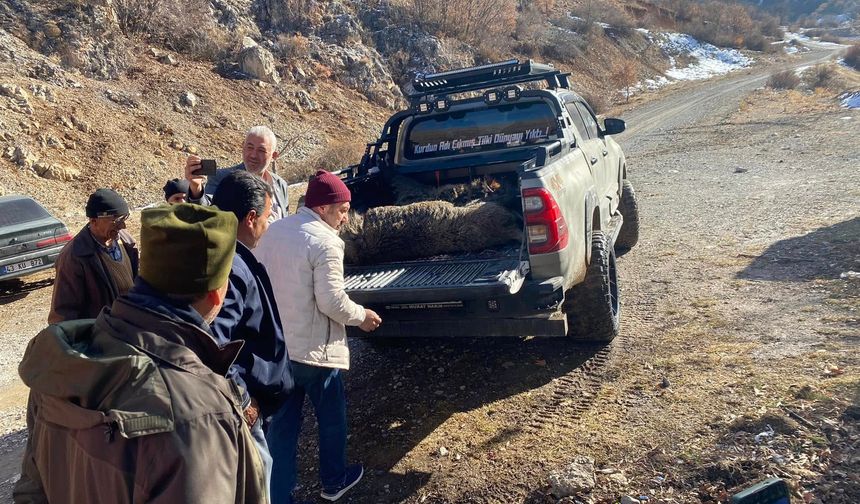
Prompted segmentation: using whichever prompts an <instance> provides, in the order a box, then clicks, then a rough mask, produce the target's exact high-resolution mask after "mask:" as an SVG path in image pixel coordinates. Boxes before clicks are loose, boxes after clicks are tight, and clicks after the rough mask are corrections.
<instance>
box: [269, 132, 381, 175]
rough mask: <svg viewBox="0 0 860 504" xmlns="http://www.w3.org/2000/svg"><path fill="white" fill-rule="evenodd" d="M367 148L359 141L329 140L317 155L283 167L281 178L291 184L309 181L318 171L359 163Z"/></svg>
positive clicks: (333, 169) (338, 168) (337, 168)
mask: <svg viewBox="0 0 860 504" xmlns="http://www.w3.org/2000/svg"><path fill="white" fill-rule="evenodd" d="M365 148H366V144H365V143H364V142H361V141H358V140H354V139H334V140H332V139H329V141H328V142H327V143H326V145H325V147H323V149H322V150H320V151H319V152H318V153H317V154H316V155H314V156H311V157H310V158H308V159H306V160H304V161H298V162H294V163H290V164H288V165H286V166H284V167H282V168H281V169H282V170H283V172H282V173H281V176H282V177H285V178H286V179H287V180H289V181H290V182H303V181H307V179H308V178H309V177H310V176H311V175H313V174H314V173H316V171H317V170H327V171H335V170H340V169H341V168H346V167H347V166H350V165H354V164H356V163H358V162H359V161H360V160H361V156H362V155H363V154H364V150H365Z"/></svg>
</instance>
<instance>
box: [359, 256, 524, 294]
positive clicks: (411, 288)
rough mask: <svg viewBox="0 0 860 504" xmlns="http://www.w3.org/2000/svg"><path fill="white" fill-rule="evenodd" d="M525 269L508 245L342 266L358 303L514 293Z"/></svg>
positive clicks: (518, 286)
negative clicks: (344, 267) (390, 261)
mask: <svg viewBox="0 0 860 504" xmlns="http://www.w3.org/2000/svg"><path fill="white" fill-rule="evenodd" d="M528 271H529V263H528V261H524V260H521V259H520V257H519V249H517V248H508V249H504V250H497V251H496V250H494V251H487V252H483V253H480V254H464V255H459V256H439V257H433V258H428V259H423V260H418V261H406V262H397V263H387V264H378V265H372V266H354V267H347V269H346V274H345V284H346V291H347V293H348V294H349V296H350V298H351V299H353V300H355V301H356V302H358V303H362V304H378V303H395V305H391V306H396V305H397V304H404V305H410V304H414V303H417V302H421V303H427V302H455V301H457V300H461V298H463V297H468V298H473V297H476V296H497V295H510V294H515V293H516V292H518V291H519V289H520V287H522V284H523V281H524V280H525V277H526V275H527V274H528ZM452 296H453V298H456V299H452ZM391 306H387V308H389V309H391Z"/></svg>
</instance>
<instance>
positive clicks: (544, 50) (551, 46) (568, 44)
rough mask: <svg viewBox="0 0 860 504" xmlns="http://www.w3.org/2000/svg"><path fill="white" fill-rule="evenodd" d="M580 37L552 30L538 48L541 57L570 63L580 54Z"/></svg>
mask: <svg viewBox="0 0 860 504" xmlns="http://www.w3.org/2000/svg"><path fill="white" fill-rule="evenodd" d="M580 43H582V41H581V39H578V38H577V37H576V36H575V35H573V34H571V33H567V32H563V31H560V30H552V31H551V32H550V33H549V35H548V36H547V38H546V40H545V41H544V43H543V45H542V46H541V48H540V54H541V56H542V57H544V58H547V59H552V60H556V61H560V62H562V63H572V62H573V60H574V59H576V58H578V57H579V56H580V55H581V54H582V49H581V48H580Z"/></svg>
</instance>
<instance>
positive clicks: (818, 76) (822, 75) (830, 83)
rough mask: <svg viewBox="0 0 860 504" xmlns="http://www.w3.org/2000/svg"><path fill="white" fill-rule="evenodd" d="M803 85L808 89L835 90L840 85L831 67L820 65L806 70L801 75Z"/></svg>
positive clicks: (833, 68)
mask: <svg viewBox="0 0 860 504" xmlns="http://www.w3.org/2000/svg"><path fill="white" fill-rule="evenodd" d="M802 78H803V83H804V84H806V86H807V87H808V88H809V89H817V88H825V89H836V88H838V87H839V85H840V79H839V74H838V73H837V72H836V68H835V67H834V66H833V65H830V64H827V63H822V64H820V65H815V66H814V67H812V68H808V69H807V70H805V71H804V72H803V75H802Z"/></svg>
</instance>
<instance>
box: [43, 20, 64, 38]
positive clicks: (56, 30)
mask: <svg viewBox="0 0 860 504" xmlns="http://www.w3.org/2000/svg"><path fill="white" fill-rule="evenodd" d="M42 33H44V34H45V36H46V37H48V38H49V39H56V38H60V35H62V34H63V30H61V29H60V27H59V26H57V23H55V22H53V21H48V22H47V23H45V24H44V25H42Z"/></svg>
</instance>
